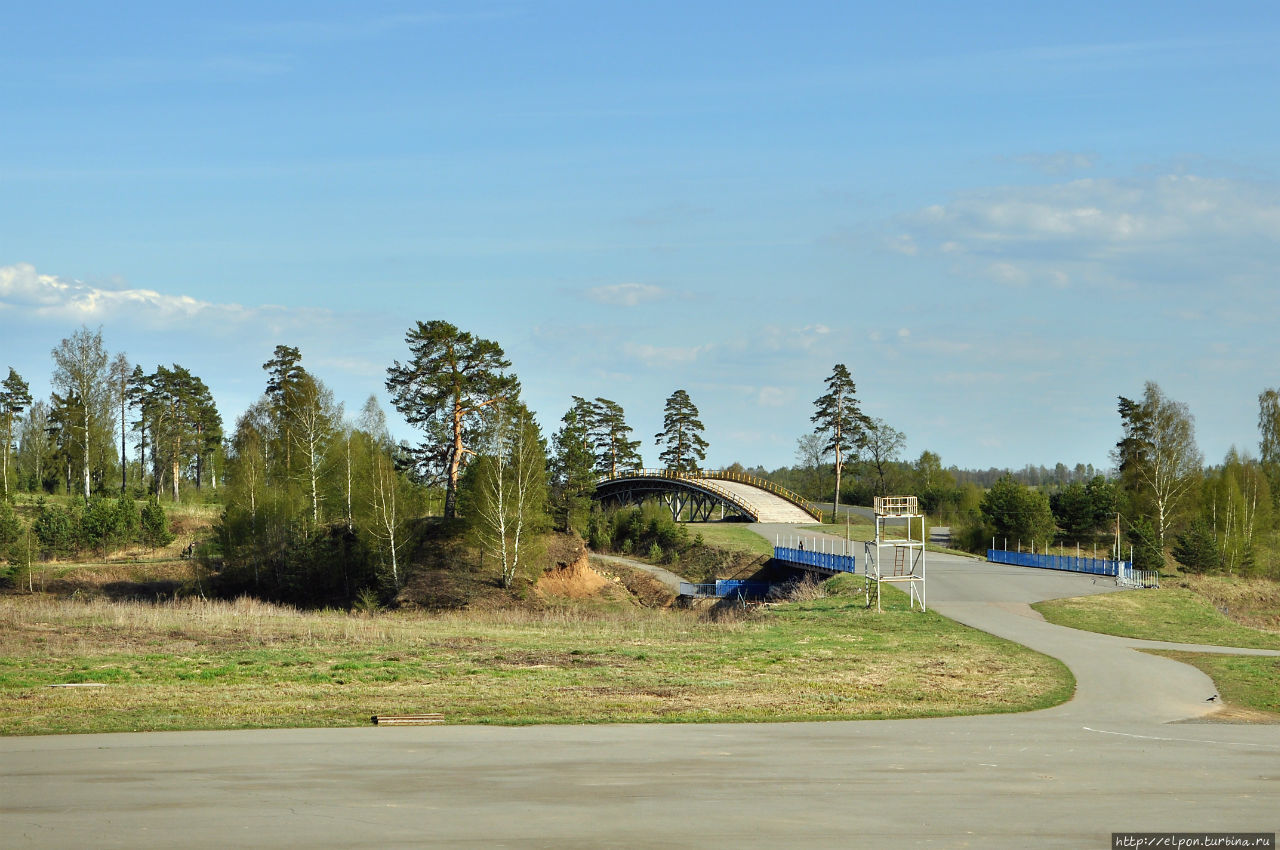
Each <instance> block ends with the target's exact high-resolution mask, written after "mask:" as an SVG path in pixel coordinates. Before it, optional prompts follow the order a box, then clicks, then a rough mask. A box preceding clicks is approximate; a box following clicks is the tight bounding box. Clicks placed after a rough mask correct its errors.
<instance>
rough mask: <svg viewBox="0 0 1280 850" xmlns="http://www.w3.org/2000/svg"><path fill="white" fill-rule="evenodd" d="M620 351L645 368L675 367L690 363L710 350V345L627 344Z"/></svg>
mask: <svg viewBox="0 0 1280 850" xmlns="http://www.w3.org/2000/svg"><path fill="white" fill-rule="evenodd" d="M622 350H623V352H624V353H625V354H627V355H628V356H629V357H633V358H635V359H636V360H639V361H640V362H642V363H644V364H645V365H646V366H675V365H679V364H682V363H692V362H694V361H695V360H697V359H698V358H699V357H700V356H701V355H703V354H705V353H706V352H708V351H710V350H711V344H710V343H707V344H705V345H694V346H686V347H681V346H660V345H648V344H637V343H633V342H628V343H627V344H626V345H624V346H623V347H622Z"/></svg>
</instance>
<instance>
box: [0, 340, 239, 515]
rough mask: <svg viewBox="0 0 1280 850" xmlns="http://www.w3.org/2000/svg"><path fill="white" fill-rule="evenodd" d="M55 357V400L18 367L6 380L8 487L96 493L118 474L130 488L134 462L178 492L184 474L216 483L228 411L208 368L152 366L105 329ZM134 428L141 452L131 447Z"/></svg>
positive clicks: (140, 482) (0, 408)
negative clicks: (38, 393)
mask: <svg viewBox="0 0 1280 850" xmlns="http://www.w3.org/2000/svg"><path fill="white" fill-rule="evenodd" d="M52 357H53V366H54V368H53V372H52V376H51V377H52V384H53V388H54V391H53V393H52V394H51V395H50V397H49V399H48V400H47V401H45V400H43V399H40V400H33V399H32V397H31V392H30V388H29V385H28V383H27V382H26V380H25V379H24V378H23V377H22V376H21V375H19V374H18V373H17V372H16V371H15V370H14V369H13V368H12V367H10V368H9V374H8V377H7V378H6V379H5V381H4V382H3V385H0V386H2V387H3V391H2V392H0V417H2V423H0V424H3V447H0V449H2V450H0V486H2V492H3V496H4V497H6V498H7V497H9V496H10V495H11V494H12V493H13V492H15V491H26V492H32V493H58V492H67V493H72V492H78V493H80V494H81V495H82V496H83V497H84V499H85V500H86V501H88V500H89V499H90V497H91V496H92V495H93V494H95V493H105V492H108V491H112V490H116V487H115V486H114V482H115V481H117V480H118V481H119V488H118V490H116V491H117V492H121V493H123V492H126V491H128V490H129V480H130V474H131V472H132V475H133V480H134V483H135V485H136V489H137V490H138V491H140V492H148V491H149V492H153V493H156V494H160V493H165V492H167V493H168V494H169V495H170V497H171V498H172V499H173V500H174V501H178V500H179V499H180V498H181V488H182V485H183V484H184V483H188V484H191V485H194V487H195V489H196V490H197V491H198V490H200V489H201V487H202V485H203V484H205V483H206V482H209V483H211V484H212V485H213V486H214V487H215V488H216V486H217V482H218V471H217V463H218V460H219V458H220V457H221V449H222V420H221V417H220V416H219V414H218V410H217V407H216V405H215V404H214V401H213V396H212V394H211V393H210V392H209V388H208V387H207V386H205V384H204V382H203V381H202V380H201V379H200V378H198V377H196V376H195V375H193V374H191V372H190V371H189V370H187V369H186V368H184V367H182V366H179V365H177V364H174V365H173V366H172V367H165V366H157V367H156V369H155V370H154V371H153V372H150V373H148V372H146V371H144V370H143V368H142V367H141V366H140V365H133V364H131V363H130V362H129V359H128V357H127V356H126V355H125V354H123V353H119V354H116V355H115V356H114V357H111V356H110V355H109V354H108V352H107V349H106V347H105V345H104V344H103V340H102V331H101V329H98V330H90V329H88V328H85V327H82V328H80V329H79V330H77V331H75V332H74V333H72V334H71V336H69V337H67V338H66V339H64V340H62V342H61V343H60V344H59V345H58V346H57V347H56V348H54V349H53V351H52ZM131 434H132V435H133V438H134V443H135V445H136V446H137V451H138V453H137V456H136V457H137V460H136V461H131V460H130V457H129V454H128V438H129V436H130V435H131ZM117 435H118V436H119V442H118V443H117V441H116V436H117ZM15 444H16V451H15ZM117 446H118V450H117Z"/></svg>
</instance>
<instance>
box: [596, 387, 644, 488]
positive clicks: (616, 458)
mask: <svg viewBox="0 0 1280 850" xmlns="http://www.w3.org/2000/svg"><path fill="white" fill-rule="evenodd" d="M590 415H591V425H590V434H591V440H592V443H593V444H594V446H595V452H596V471H598V472H600V473H601V474H604V475H617V474H618V471H619V470H628V469H640V468H641V467H643V466H644V461H643V460H641V458H640V441H639V440H631V439H629V437H630V435H631V426H630V425H628V424H627V420H626V416H625V415H624V414H623V411H622V405H620V404H618V403H617V402H616V401H611V400H609V399H607V398H597V399H596V400H595V401H594V402H592V403H591V405H590Z"/></svg>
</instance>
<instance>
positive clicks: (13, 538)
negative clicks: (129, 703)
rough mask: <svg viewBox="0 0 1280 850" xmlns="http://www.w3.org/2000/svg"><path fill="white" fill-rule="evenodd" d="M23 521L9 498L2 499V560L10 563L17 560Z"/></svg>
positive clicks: (0, 538) (0, 532) (0, 522)
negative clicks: (16, 553)
mask: <svg viewBox="0 0 1280 850" xmlns="http://www.w3.org/2000/svg"><path fill="white" fill-rule="evenodd" d="M22 533H23V528H22V522H21V521H20V520H19V519H18V515H17V514H16V513H14V510H13V506H12V505H10V504H9V502H8V500H5V499H0V560H6V561H9V562H10V563H12V562H14V561H16V560H17V558H16V557H15V556H14V552H15V550H16V549H17V544H18V541H19V540H21V539H22Z"/></svg>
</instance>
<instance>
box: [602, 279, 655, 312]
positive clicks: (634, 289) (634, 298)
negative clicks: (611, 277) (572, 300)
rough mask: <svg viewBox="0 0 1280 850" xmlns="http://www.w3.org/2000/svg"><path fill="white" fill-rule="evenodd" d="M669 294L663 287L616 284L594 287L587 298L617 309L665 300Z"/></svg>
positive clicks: (642, 284) (645, 284) (646, 284)
mask: <svg viewBox="0 0 1280 850" xmlns="http://www.w3.org/2000/svg"><path fill="white" fill-rule="evenodd" d="M667 294H668V293H667V291H666V290H665V289H663V288H662V287H661V286H653V285H652V284H648V283H615V284H612V285H610V286H596V287H592V288H591V289H588V290H587V292H586V295H587V297H588V298H590V299H591V300H592V301H596V302H598V303H600V304H609V305H612V306H615V307H635V306H638V305H640V304H644V303H646V302H648V301H657V300H659V299H661V298H665V297H666V296H667Z"/></svg>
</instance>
